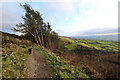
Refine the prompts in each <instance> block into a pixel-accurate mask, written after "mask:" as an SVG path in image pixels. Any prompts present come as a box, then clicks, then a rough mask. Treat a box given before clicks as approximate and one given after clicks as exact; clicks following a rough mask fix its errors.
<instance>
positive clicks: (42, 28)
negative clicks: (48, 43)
mask: <svg viewBox="0 0 120 80" xmlns="http://www.w3.org/2000/svg"><path fill="white" fill-rule="evenodd" d="M42 29H43V28H42V25H41V38H42V44H43V46H45V45H44V39H43V34H42Z"/></svg>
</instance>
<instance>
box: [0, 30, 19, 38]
mask: <svg viewBox="0 0 120 80" xmlns="http://www.w3.org/2000/svg"><path fill="white" fill-rule="evenodd" d="M0 34H2V36H9V37H14V38H20V36H18V35H16V34H11V33H6V32H2V31H0Z"/></svg>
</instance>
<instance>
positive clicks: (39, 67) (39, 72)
mask: <svg viewBox="0 0 120 80" xmlns="http://www.w3.org/2000/svg"><path fill="white" fill-rule="evenodd" d="M26 64H27V73H26V75H25V78H52V73H51V71H50V68H49V67H48V65H47V63H46V59H45V58H44V56H43V55H41V54H40V53H39V52H38V51H37V50H36V49H34V48H33V49H32V53H31V54H30V56H29V57H28V59H27V61H26Z"/></svg>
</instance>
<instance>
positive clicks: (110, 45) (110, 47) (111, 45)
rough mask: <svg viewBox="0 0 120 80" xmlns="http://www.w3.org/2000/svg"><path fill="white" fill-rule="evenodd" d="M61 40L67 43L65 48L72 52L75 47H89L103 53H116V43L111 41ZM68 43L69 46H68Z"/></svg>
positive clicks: (62, 38)
mask: <svg viewBox="0 0 120 80" xmlns="http://www.w3.org/2000/svg"><path fill="white" fill-rule="evenodd" d="M61 40H63V41H65V42H67V43H65V47H66V48H68V49H69V50H73V49H75V48H76V46H77V45H81V46H85V47H89V48H95V49H97V50H103V51H111V52H118V51H119V49H118V45H119V43H118V42H113V41H103V40H85V39H80V40H72V39H70V38H64V37H61ZM68 43H70V44H68Z"/></svg>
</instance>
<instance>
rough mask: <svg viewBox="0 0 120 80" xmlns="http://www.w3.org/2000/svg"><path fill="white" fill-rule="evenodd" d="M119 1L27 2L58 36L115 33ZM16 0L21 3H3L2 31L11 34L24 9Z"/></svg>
mask: <svg viewBox="0 0 120 80" xmlns="http://www.w3.org/2000/svg"><path fill="white" fill-rule="evenodd" d="M118 1H119V0H79V1H78V0H69V2H68V1H63V2H60V1H59V0H58V1H57V2H55V1H52V2H27V3H28V4H30V5H31V6H32V8H33V9H35V10H37V11H39V12H40V13H41V14H42V17H43V19H44V20H45V22H49V23H50V24H51V26H52V29H53V30H55V31H56V32H57V33H58V34H59V35H62V36H79V35H80V36H81V35H89V34H93V35H104V34H105V35H106V34H109V35H110V34H111V35H112V34H116V33H117V30H118ZM19 3H21V4H24V2H4V3H2V31H5V32H9V33H14V32H13V31H12V30H11V29H12V28H13V27H15V24H17V23H19V22H22V18H21V16H24V12H25V11H24V10H23V9H22V8H21V6H20V5H19ZM0 17H1V16H0ZM109 30H110V31H109ZM112 30H113V31H112ZM107 31H108V33H107ZM101 32H103V33H101ZM104 32H105V33H104ZM17 34H18V33H17Z"/></svg>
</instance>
